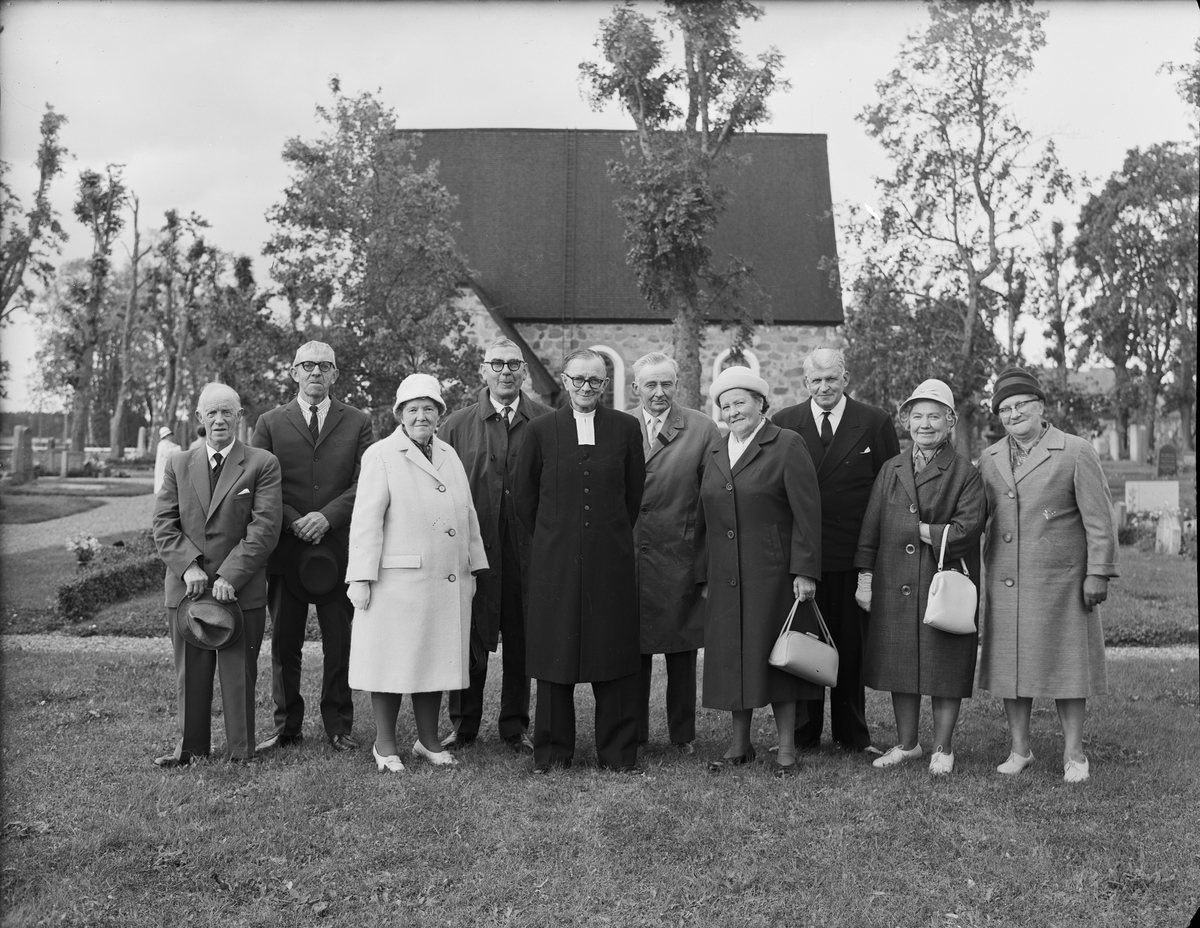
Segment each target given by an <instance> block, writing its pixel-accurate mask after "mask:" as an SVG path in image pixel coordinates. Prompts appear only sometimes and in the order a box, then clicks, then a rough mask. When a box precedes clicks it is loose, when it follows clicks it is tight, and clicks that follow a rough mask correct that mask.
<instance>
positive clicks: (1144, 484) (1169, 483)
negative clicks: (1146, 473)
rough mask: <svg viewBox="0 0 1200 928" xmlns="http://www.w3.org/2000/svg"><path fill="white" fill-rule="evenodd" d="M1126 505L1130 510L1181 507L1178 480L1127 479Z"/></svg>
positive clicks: (1159, 510) (1161, 509)
mask: <svg viewBox="0 0 1200 928" xmlns="http://www.w3.org/2000/svg"><path fill="white" fill-rule="evenodd" d="M1125 505H1126V506H1127V507H1128V508H1129V511H1130V512H1169V511H1171V510H1178V509H1179V481H1178V480H1126V481H1125Z"/></svg>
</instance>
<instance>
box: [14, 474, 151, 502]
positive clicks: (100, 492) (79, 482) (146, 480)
mask: <svg viewBox="0 0 1200 928" xmlns="http://www.w3.org/2000/svg"><path fill="white" fill-rule="evenodd" d="M134 476H135V477H136V478H137V479H128V478H118V477H65V478H64V477H39V478H38V479H37V480H35V481H34V482H33V483H22V484H19V485H14V484H4V485H3V486H2V487H0V495H3V496H104V497H109V496H146V495H147V494H149V493H153V492H154V484H153V479H152V478H153V474H150V473H145V474H142V473H138V474H135V475H134Z"/></svg>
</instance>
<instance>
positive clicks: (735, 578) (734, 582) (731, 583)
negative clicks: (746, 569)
mask: <svg viewBox="0 0 1200 928" xmlns="http://www.w3.org/2000/svg"><path fill="white" fill-rule="evenodd" d="M729 585H730V586H737V577H734V578H733V579H732V580H730V581H729Z"/></svg>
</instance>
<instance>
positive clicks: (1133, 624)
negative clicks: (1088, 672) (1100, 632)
mask: <svg viewBox="0 0 1200 928" xmlns="http://www.w3.org/2000/svg"><path fill="white" fill-rule="evenodd" d="M1197 641H1200V630H1198V629H1197V628H1196V626H1195V625H1193V626H1191V627H1190V628H1189V627H1188V626H1186V625H1180V624H1177V623H1164V624H1162V625H1158V624H1150V623H1149V622H1142V621H1138V620H1136V619H1135V620H1133V621H1129V622H1122V623H1120V624H1119V625H1114V626H1113V627H1112V628H1105V629H1104V643H1105V644H1106V645H1108V646H1109V647H1129V648H1163V647H1169V646H1171V645H1178V644H1196V643H1197Z"/></svg>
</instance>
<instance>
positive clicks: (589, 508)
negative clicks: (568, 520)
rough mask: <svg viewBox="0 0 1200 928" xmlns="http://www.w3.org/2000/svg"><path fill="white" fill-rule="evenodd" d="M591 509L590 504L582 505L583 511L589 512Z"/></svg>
mask: <svg viewBox="0 0 1200 928" xmlns="http://www.w3.org/2000/svg"><path fill="white" fill-rule="evenodd" d="M591 509H592V507H591V506H584V507H583V511H584V512H591Z"/></svg>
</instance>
